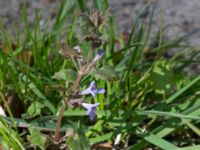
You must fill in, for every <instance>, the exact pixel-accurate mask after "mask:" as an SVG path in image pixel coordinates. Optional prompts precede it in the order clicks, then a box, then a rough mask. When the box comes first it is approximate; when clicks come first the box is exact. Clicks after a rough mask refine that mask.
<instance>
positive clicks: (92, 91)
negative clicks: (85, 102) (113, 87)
mask: <svg viewBox="0 0 200 150" xmlns="http://www.w3.org/2000/svg"><path fill="white" fill-rule="evenodd" d="M96 93H98V94H104V93H105V90H104V89H101V88H100V89H96V85H95V82H94V81H92V82H91V84H90V86H89V88H87V89H86V90H84V91H83V92H81V95H88V94H91V95H92V96H93V97H95V96H96Z"/></svg>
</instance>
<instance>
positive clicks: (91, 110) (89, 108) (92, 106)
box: [82, 103, 99, 121]
mask: <svg viewBox="0 0 200 150" xmlns="http://www.w3.org/2000/svg"><path fill="white" fill-rule="evenodd" d="M82 106H83V107H84V108H86V109H87V114H88V115H89V117H90V121H94V119H95V115H96V108H97V107H98V106H99V103H96V104H87V103H82Z"/></svg>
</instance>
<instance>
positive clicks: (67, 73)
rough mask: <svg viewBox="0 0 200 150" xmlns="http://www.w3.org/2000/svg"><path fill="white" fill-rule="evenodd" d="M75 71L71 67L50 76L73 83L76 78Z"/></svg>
mask: <svg viewBox="0 0 200 150" xmlns="http://www.w3.org/2000/svg"><path fill="white" fill-rule="evenodd" d="M76 75H77V73H76V72H75V71H74V70H72V69H64V70H60V71H59V72H56V73H55V74H54V75H53V76H52V78H53V79H57V80H64V81H67V82H71V83H73V82H74V81H75V80H76Z"/></svg>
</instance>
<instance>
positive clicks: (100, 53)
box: [93, 49, 105, 63]
mask: <svg viewBox="0 0 200 150" xmlns="http://www.w3.org/2000/svg"><path fill="white" fill-rule="evenodd" d="M104 54H105V51H104V50H103V49H101V50H99V51H98V52H97V54H96V56H95V57H94V60H93V63H95V62H96V61H97V60H99V59H100V58H101V57H103V56H104Z"/></svg>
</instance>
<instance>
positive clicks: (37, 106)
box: [27, 101, 44, 117]
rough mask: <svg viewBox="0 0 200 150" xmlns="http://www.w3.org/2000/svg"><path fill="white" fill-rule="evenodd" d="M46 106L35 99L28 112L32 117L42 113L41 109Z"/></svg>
mask: <svg viewBox="0 0 200 150" xmlns="http://www.w3.org/2000/svg"><path fill="white" fill-rule="evenodd" d="M43 107H44V105H43V104H41V103H40V102H38V101H34V102H33V103H32V104H31V105H30V106H29V107H28V110H27V113H28V115H29V116H31V117H35V116H37V115H39V114H40V113H41V109H42V108H43Z"/></svg>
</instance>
